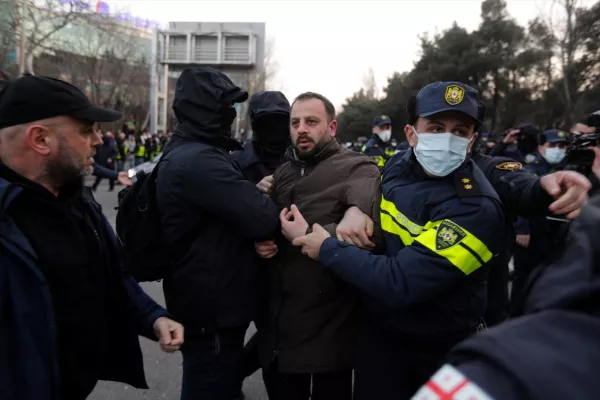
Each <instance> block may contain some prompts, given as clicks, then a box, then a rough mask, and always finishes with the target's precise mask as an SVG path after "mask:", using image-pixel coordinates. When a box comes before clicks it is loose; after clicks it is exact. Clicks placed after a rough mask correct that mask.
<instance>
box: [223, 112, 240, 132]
mask: <svg viewBox="0 0 600 400" xmlns="http://www.w3.org/2000/svg"><path fill="white" fill-rule="evenodd" d="M236 117H237V111H236V110H235V108H233V107H223V108H222V109H221V134H222V135H224V136H227V137H231V125H232V124H233V121H235V118H236Z"/></svg>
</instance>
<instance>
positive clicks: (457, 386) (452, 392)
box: [412, 364, 494, 400]
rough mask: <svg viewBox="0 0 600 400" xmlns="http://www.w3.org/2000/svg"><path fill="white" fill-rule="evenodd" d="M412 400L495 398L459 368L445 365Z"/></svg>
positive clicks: (488, 399) (483, 399)
mask: <svg viewBox="0 0 600 400" xmlns="http://www.w3.org/2000/svg"><path fill="white" fill-rule="evenodd" d="M412 400H494V399H493V398H492V397H490V396H489V395H487V394H486V393H485V392H484V391H483V390H481V389H480V388H479V386H477V385H475V384H474V383H473V382H471V381H469V380H468V379H467V377H466V376H464V375H463V374H462V373H461V372H460V371H459V370H457V369H456V368H454V367H453V366H451V365H448V364H446V365H444V366H443V367H442V368H440V370H439V371H438V372H436V374H435V375H434V376H433V377H431V379H430V380H429V382H427V383H426V384H425V386H423V387H422V388H421V389H420V390H419V391H418V392H417V393H416V394H415V395H414V396H413V397H412Z"/></svg>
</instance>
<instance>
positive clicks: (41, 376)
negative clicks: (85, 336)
mask: <svg viewBox="0 0 600 400" xmlns="http://www.w3.org/2000/svg"><path fill="white" fill-rule="evenodd" d="M24 190H25V189H23V187H21V186H18V185H15V184H13V183H11V182H9V181H7V180H6V179H4V178H0V399H2V400H59V399H61V398H62V397H61V396H60V394H59V393H58V390H59V388H58V386H59V371H58V343H57V334H58V332H57V325H56V321H55V316H56V315H55V306H54V302H53V298H52V295H51V292H50V289H49V285H48V281H47V279H46V277H45V274H44V266H42V265H40V261H39V260H38V256H37V255H36V253H35V251H34V249H33V248H32V245H31V243H30V241H29V239H28V238H27V237H26V236H25V235H24V233H23V232H22V231H21V230H20V229H19V228H18V227H17V225H16V224H15V222H14V220H13V219H12V218H11V216H10V212H9V209H10V207H11V204H12V203H15V202H19V201H20V196H21V194H22V193H23V191H24ZM79 201H80V202H81V204H82V206H83V207H84V208H85V210H86V215H87V216H88V217H89V218H90V222H91V223H92V224H93V226H94V227H96V229H97V233H98V239H99V240H102V241H103V242H104V245H105V254H106V257H107V259H109V260H111V261H113V262H111V263H109V264H108V265H109V283H110V284H109V286H108V288H109V290H108V291H107V293H106V296H107V299H110V301H108V302H107V304H106V309H105V315H104V318H106V323H107V326H106V329H107V331H108V332H110V333H109V337H108V338H107V343H106V347H105V348H106V351H107V353H106V354H105V357H104V358H105V363H104V365H103V368H102V370H101V371H100V375H99V378H100V379H102V380H110V381H119V382H124V383H127V384H129V385H132V386H134V387H138V388H144V389H145V388H147V387H148V386H147V384H146V380H145V377H144V369H143V368H144V365H143V361H142V351H141V349H140V344H139V341H138V337H137V335H138V334H140V335H144V336H146V337H147V338H152V339H156V337H155V335H154V332H153V331H152V324H153V323H154V321H156V319H157V318H159V317H163V316H167V313H166V311H165V310H164V309H163V308H161V307H160V306H158V305H157V304H156V303H155V302H154V301H153V300H152V299H151V298H150V297H148V295H146V294H145V293H144V292H143V291H142V289H141V288H140V286H139V285H138V284H137V283H136V282H135V280H134V279H133V278H132V277H131V276H129V274H127V273H125V272H124V271H123V269H122V268H121V264H120V262H119V260H118V250H117V239H116V237H115V234H114V232H113V230H112V228H111V226H110V225H109V223H108V221H107V220H106V217H105V216H104V215H103V214H102V210H101V208H100V205H99V204H98V203H97V202H96V201H95V200H94V198H93V196H92V194H91V192H90V190H89V189H87V188H84V189H83V191H82V194H81V198H80V200H79ZM56 229H60V227H58V225H57V228H56ZM98 318H103V317H102V316H98ZM115 332H116V333H115ZM115 334H116V335H117V336H118V339H115ZM94 345H95V344H94V343H91V344H90V346H94Z"/></svg>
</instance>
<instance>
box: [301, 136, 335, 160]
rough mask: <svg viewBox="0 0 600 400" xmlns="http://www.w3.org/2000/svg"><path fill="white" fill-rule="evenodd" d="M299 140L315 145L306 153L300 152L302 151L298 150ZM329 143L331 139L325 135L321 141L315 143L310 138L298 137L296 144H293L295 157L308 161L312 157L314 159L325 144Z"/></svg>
mask: <svg viewBox="0 0 600 400" xmlns="http://www.w3.org/2000/svg"><path fill="white" fill-rule="evenodd" d="M300 139H304V140H308V141H309V142H311V143H314V144H315V145H314V146H313V148H312V149H310V150H308V151H302V150H300V148H299V146H298V144H299V142H300ZM330 141H331V137H330V136H329V135H325V136H324V137H323V139H321V140H320V141H319V142H315V141H314V140H313V139H312V138H311V137H308V136H301V137H298V139H296V143H295V144H294V149H295V150H296V155H297V156H298V159H300V160H309V159H311V158H312V157H314V156H315V155H317V154H319V153H320V152H321V150H323V148H324V147H325V145H327V143H329V142H330Z"/></svg>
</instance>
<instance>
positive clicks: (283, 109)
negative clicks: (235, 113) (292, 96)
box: [248, 91, 290, 129]
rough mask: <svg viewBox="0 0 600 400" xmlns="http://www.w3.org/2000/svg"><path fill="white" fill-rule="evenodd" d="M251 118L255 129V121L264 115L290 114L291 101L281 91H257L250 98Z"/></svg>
mask: <svg viewBox="0 0 600 400" xmlns="http://www.w3.org/2000/svg"><path fill="white" fill-rule="evenodd" d="M248 111H249V113H250V120H251V121H252V124H253V125H252V129H254V121H255V120H256V119H257V118H260V117H261V116H264V115H269V114H284V115H289V114H290V102H289V101H288V99H287V98H286V97H285V96H284V94H283V93H281V92H276V91H272V92H271V91H269V92H256V93H254V94H253V95H252V97H251V98H250V107H249V110H248Z"/></svg>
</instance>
